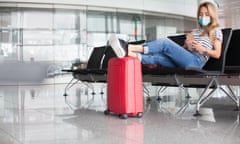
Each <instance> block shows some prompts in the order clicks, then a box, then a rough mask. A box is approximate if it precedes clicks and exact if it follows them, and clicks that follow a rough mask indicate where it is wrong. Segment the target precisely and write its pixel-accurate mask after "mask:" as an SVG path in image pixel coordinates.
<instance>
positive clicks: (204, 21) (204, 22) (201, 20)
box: [198, 17, 211, 26]
mask: <svg viewBox="0 0 240 144" xmlns="http://www.w3.org/2000/svg"><path fill="white" fill-rule="evenodd" d="M198 22H199V24H200V25H201V26H207V25H209V24H210V22H211V19H210V17H203V18H199V19H198Z"/></svg>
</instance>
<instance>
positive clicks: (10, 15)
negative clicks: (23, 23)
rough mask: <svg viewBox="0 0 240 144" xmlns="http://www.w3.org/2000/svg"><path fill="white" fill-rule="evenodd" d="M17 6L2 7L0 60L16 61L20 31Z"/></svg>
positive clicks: (0, 16)
mask: <svg viewBox="0 0 240 144" xmlns="http://www.w3.org/2000/svg"><path fill="white" fill-rule="evenodd" d="M17 20H18V16H17V11H16V8H11V7H9V8H2V7H1V9H0V62H6V61H16V60H17V56H18V54H17V52H18V45H19V34H20V32H19V31H18V29H17V28H16V27H17V26H16V25H17V22H16V21H17Z"/></svg>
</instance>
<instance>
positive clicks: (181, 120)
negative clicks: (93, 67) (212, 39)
mask: <svg viewBox="0 0 240 144" xmlns="http://www.w3.org/2000/svg"><path fill="white" fill-rule="evenodd" d="M206 1H207V0H206ZM208 1H210V2H213V3H214V4H215V6H216V7H217V9H218V15H219V22H220V27H221V28H231V29H232V30H236V31H238V29H240V21H239V17H240V1H238V0H215V1H214V0H208ZM201 2H202V0H131V1H129V0H111V1H109V0H81V1H80V0H79V1H76V0H59V1H54V0H42V1H39V0H0V144H239V143H240V126H239V112H240V110H239V102H240V101H239V98H240V78H239V76H240V74H239V71H238V72H237V73H234V74H231V75H228V76H226V77H224V76H223V77H221V80H220V84H219V85H217V86H216V87H210V88H208V89H207V91H211V90H212V89H214V88H215V89H214V90H215V91H214V92H213V93H212V94H211V97H209V98H207V99H204V100H203V101H204V104H203V105H201V106H200V108H199V111H198V112H199V113H200V114H201V115H200V116H196V115H195V114H196V112H197V109H198V108H197V106H198V102H199V98H200V96H201V94H202V93H203V92H204V91H205V87H206V86H203V87H194V86H193V87H191V86H189V87H185V86H184V85H182V84H181V83H180V84H179V85H173V84H172V80H171V79H172V76H171V75H170V76H168V75H164V76H161V77H153V79H154V81H159V82H160V83H152V82H151V81H144V78H143V83H142V93H143V94H142V95H143V96H142V98H143V113H142V115H140V116H131V115H130V116H128V117H127V118H124V117H121V115H119V114H117V113H106V110H107V109H108V107H107V106H108V103H107V99H108V83H107V81H106V78H107V74H106V73H105V74H103V75H101V74H100V76H99V75H96V77H97V78H96V79H97V80H95V76H92V75H90V76H89V75H88V76H87V78H86V80H85V79H84V78H82V77H81V75H80V76H76V75H75V74H73V73H72V72H68V71H64V70H69V69H70V70H71V69H86V68H87V66H88V61H89V59H90V57H91V54H92V52H93V50H94V48H98V47H99V48H100V47H106V45H107V44H108V39H109V36H110V35H111V34H112V33H116V34H117V35H118V37H120V38H121V39H124V40H126V41H129V42H134V41H139V40H146V41H152V40H155V39H160V38H164V37H168V36H179V35H182V34H185V33H187V32H189V31H191V29H194V28H196V27H197V23H196V18H195V17H196V15H197V7H198V5H199V4H200V3H201ZM239 37H240V36H239ZM230 45H231V44H230ZM236 45H237V44H236ZM237 46H238V45H237ZM235 48H236V46H235ZM229 49H231V47H228V50H229ZM231 58H232V59H234V62H235V63H232V64H233V66H234V67H235V66H236V67H237V66H240V62H239V60H237V58H238V57H236V58H233V57H231ZM226 61H227V62H226V65H228V64H229V65H230V64H231V62H232V61H230V60H229V58H228V57H226ZM95 63H97V62H95ZM231 66H232V65H231ZM239 68H240V67H239ZM98 77H100V78H99V79H98ZM174 78H175V79H174V80H176V79H177V80H178V78H176V75H175V77H174ZM179 78H180V80H185V81H188V80H190V81H197V82H202V79H203V76H201V77H197V78H196V79H194V78H192V77H187V76H186V77H185V75H184V76H181V75H180V77H179ZM188 78H189V79H188ZM204 78H206V79H204V80H206V81H207V82H208V80H209V78H212V77H211V76H209V77H204ZM217 78H218V77H213V80H216V79H217ZM169 81H170V82H169ZM214 82H216V81H214ZM163 83H164V84H163ZM166 83H169V85H167V84H166ZM190 83H191V82H190ZM203 83H205V81H203ZM216 83H217V84H218V82H216ZM229 88H230V89H229ZM228 93H230V94H232V95H234V96H235V97H232V96H229V95H228ZM205 100H206V101H205ZM205 102H206V103H205Z"/></svg>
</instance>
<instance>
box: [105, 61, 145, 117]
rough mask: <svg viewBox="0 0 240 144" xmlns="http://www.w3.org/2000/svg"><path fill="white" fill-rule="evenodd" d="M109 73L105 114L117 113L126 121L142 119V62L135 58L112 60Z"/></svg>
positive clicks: (109, 64)
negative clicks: (134, 117) (127, 119)
mask: <svg viewBox="0 0 240 144" xmlns="http://www.w3.org/2000/svg"><path fill="white" fill-rule="evenodd" d="M107 73H108V74H107V110H106V111H105V112H104V113H105V114H109V113H116V114H119V116H120V118H124V119H126V118H127V117H128V116H137V117H142V115H143V111H144V107H143V90H142V67H141V62H140V61H139V60H138V59H137V58H134V57H124V58H111V59H110V60H109V63H108V72H107Z"/></svg>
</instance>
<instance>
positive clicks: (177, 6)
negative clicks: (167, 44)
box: [0, 0, 198, 17]
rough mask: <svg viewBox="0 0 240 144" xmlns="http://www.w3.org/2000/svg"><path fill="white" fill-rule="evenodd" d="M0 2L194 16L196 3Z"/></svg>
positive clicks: (116, 0)
mask: <svg viewBox="0 0 240 144" xmlns="http://www.w3.org/2000/svg"><path fill="white" fill-rule="evenodd" d="M0 2H27V3H49V4H69V5H72V4H73V5H74V4H75V5H76V4H77V5H88V6H101V7H111V8H126V9H133V10H145V11H153V12H163V13H169V14H177V15H183V16H189V17H195V16H196V11H197V3H198V1H197V0H0Z"/></svg>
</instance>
